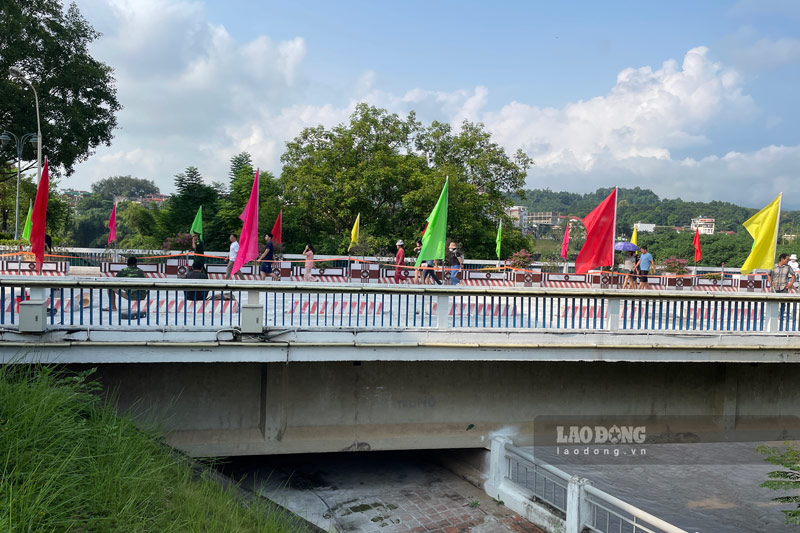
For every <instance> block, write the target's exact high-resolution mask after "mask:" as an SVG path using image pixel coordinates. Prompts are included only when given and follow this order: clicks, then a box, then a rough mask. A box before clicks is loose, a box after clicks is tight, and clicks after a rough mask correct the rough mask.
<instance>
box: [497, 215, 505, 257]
mask: <svg viewBox="0 0 800 533" xmlns="http://www.w3.org/2000/svg"><path fill="white" fill-rule="evenodd" d="M496 241H497V260H498V261H499V260H500V243H501V242H503V221H502V220H501V221H500V225H499V226H497V239H496Z"/></svg>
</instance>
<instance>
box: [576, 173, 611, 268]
mask: <svg viewBox="0 0 800 533" xmlns="http://www.w3.org/2000/svg"><path fill="white" fill-rule="evenodd" d="M583 225H584V226H585V227H586V242H585V243H584V244H583V247H582V248H581V251H580V253H578V259H576V260H575V273H576V274H585V273H586V272H589V271H590V270H591V269H593V268H597V267H600V266H611V265H613V264H614V232H615V231H616V227H617V188H616V187H614V190H613V191H612V192H611V194H609V195H608V197H607V198H606V199H605V200H603V201H602V202H600V205H598V206H597V207H595V208H594V210H593V211H592V212H591V213H589V214H588V215H586V216H585V217H584V218H583Z"/></svg>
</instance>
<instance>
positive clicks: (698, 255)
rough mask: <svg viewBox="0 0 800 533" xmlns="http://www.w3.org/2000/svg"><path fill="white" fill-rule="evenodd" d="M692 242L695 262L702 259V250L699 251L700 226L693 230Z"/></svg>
mask: <svg viewBox="0 0 800 533" xmlns="http://www.w3.org/2000/svg"><path fill="white" fill-rule="evenodd" d="M692 244H694V262H695V263H697V262H698V261H700V260H701V259H703V252H702V251H700V228H697V229H695V230H694V239H692Z"/></svg>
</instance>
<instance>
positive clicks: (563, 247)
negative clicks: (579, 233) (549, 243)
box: [561, 218, 569, 260]
mask: <svg viewBox="0 0 800 533" xmlns="http://www.w3.org/2000/svg"><path fill="white" fill-rule="evenodd" d="M568 249H569V218H567V229H565V230H564V240H563V241H561V258H562V259H565V260H566V259H567V250H568Z"/></svg>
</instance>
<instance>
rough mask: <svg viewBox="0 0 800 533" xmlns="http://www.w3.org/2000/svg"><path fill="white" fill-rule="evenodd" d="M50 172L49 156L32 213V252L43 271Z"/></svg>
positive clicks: (38, 270)
mask: <svg viewBox="0 0 800 533" xmlns="http://www.w3.org/2000/svg"><path fill="white" fill-rule="evenodd" d="M49 176H50V172H49V170H48V166H47V158H46V157H45V158H44V167H43V168H42V177H41V179H39V186H38V187H37V189H36V200H35V201H34V202H33V213H32V214H31V238H30V243H31V252H33V255H35V256H36V272H39V273H41V271H42V263H44V232H45V224H46V223H47V197H48V194H49V193H50V178H49Z"/></svg>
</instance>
